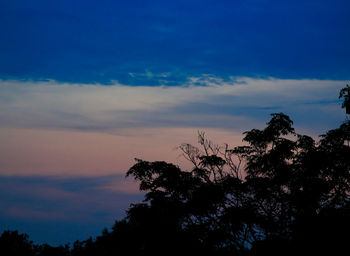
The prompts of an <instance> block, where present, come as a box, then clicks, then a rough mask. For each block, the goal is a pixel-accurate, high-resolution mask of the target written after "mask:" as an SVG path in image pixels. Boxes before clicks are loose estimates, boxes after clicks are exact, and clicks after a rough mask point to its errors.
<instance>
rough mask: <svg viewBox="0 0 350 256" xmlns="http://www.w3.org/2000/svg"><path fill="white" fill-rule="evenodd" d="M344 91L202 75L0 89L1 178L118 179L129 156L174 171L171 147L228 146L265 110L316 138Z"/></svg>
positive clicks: (14, 84) (321, 83)
mask: <svg viewBox="0 0 350 256" xmlns="http://www.w3.org/2000/svg"><path fill="white" fill-rule="evenodd" d="M345 84H346V82H345V81H331V80H283V79H274V78H270V79H252V78H234V77H232V78H230V79H223V78H220V77H216V76H211V75H203V76H201V77H190V78H188V79H187V82H186V83H185V84H183V85H182V86H180V87H166V86H158V87H154V86H138V87H134V86H126V85H122V84H120V83H115V84H114V85H113V86H102V85H100V84H95V85H86V84H68V83H58V82H55V81H46V82H30V81H25V82H23V81H1V82H0V123H1V128H0V137H1V141H2V147H1V148H0V173H1V174H3V175H14V174H16V175H31V174H35V175H64V176H72V175H73V176H74V175H82V176H99V175H107V174H115V173H125V171H126V170H127V169H128V168H129V167H130V166H131V165H132V164H133V158H134V157H138V158H143V159H146V160H165V161H170V162H175V163H180V164H183V161H182V159H177V156H178V152H176V151H174V147H176V146H177V145H179V144H181V143H183V142H187V141H190V142H191V141H192V142H194V143H195V142H196V132H197V130H204V131H207V133H208V135H209V136H210V137H211V138H212V139H213V140H215V141H219V142H227V143H230V144H231V145H237V144H240V143H241V138H242V137H241V133H242V132H243V131H246V130H249V129H252V128H259V127H263V126H264V124H265V122H266V121H267V120H268V118H269V114H270V113H272V112H285V113H286V114H288V115H290V116H291V118H292V119H293V120H294V121H295V126H296V127H297V128H298V130H299V131H300V132H307V133H308V134H310V133H311V135H318V134H320V133H323V132H325V131H326V130H327V129H329V128H332V127H336V126H337V125H338V124H340V122H342V121H343V118H344V112H343V111H342V110H341V109H340V102H339V101H338V99H337V96H338V92H339V89H340V88H342V87H343V86H344V85H345ZM150 148H151V149H152V150H150Z"/></svg>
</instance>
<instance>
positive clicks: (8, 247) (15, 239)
mask: <svg viewBox="0 0 350 256" xmlns="http://www.w3.org/2000/svg"><path fill="white" fill-rule="evenodd" d="M28 238H29V237H28V235H27V234H19V233H18V231H9V230H6V231H4V232H3V233H2V235H1V237H0V253H1V255H9V256H23V255H26V256H27V255H28V256H32V255H33V256H34V255H35V252H34V245H33V242H32V241H30V240H29V239H28Z"/></svg>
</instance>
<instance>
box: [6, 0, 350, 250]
mask: <svg viewBox="0 0 350 256" xmlns="http://www.w3.org/2000/svg"><path fill="white" fill-rule="evenodd" d="M349 11H350V2H349V1H348V0H344V1H341V0H332V1H330V0H318V1H316V0H315V1H314V0H304V1H300V0H295V1H277V0H265V1H264V0H234V1H232V0H231V1H224V0H216V1H213V0H201V1H199V0H198V1H197V0H186V1H183V0H177V1H167V0H162V1H160V0H158V1H156V0H138V1H137V0H134V1H119V0H118V1H115V0H114V1H112V0H110V1H107V0H101V1H98V2H97V1H89V0H84V1H81V0H75V1H72V0H61V1H44V0H39V1H36V0H31V1H28V0H0V31H1V34H0V142H1V146H0V232H2V231H3V230H6V229H11V230H13V229H18V230H19V231H20V232H25V233H28V234H29V235H30V238H31V239H33V240H34V241H35V242H37V243H50V244H52V245H59V244H64V243H68V242H70V243H72V242H74V241H75V240H83V239H87V238H88V237H89V236H92V237H95V236H96V235H99V234H100V233H101V231H102V230H103V229H104V228H110V227H111V226H112V225H113V223H114V221H115V220H118V219H121V218H123V217H124V216H125V210H127V208H128V206H129V205H130V203H135V202H140V201H141V200H142V197H143V195H142V194H141V193H139V191H138V186H137V183H135V182H133V180H132V179H130V178H128V179H126V178H125V173H126V171H127V170H128V169H129V168H130V167H131V166H132V165H133V163H134V158H140V159H144V160H148V161H156V160H162V161H168V162H172V163H175V164H177V165H180V166H181V167H182V168H184V169H190V168H191V166H190V165H189V164H188V163H186V161H185V160H184V159H183V158H182V157H181V153H180V152H179V150H177V149H176V148H177V146H179V145H180V144H181V143H184V142H189V143H193V144H196V142H197V132H198V131H205V133H206V135H207V136H208V137H209V138H210V139H211V140H213V141H214V142H216V143H218V144H223V143H228V144H229V145H230V146H232V147H233V146H237V145H241V143H242V132H244V131H247V130H250V129H253V128H263V127H264V125H265V124H266V122H267V121H268V120H269V117H270V116H269V115H270V113H275V112H277V113H279V112H283V113H285V114H287V115H289V116H290V117H291V119H292V120H293V121H294V126H295V128H296V130H297V132H299V133H305V134H309V135H312V136H314V137H315V138H317V136H318V135H320V134H322V133H325V132H326V131H327V130H328V129H332V128H336V127H337V126H338V125H339V124H341V122H342V121H343V120H344V119H345V112H344V110H342V109H341V108H340V101H339V100H338V93H339V90H340V89H341V88H342V87H345V85H346V84H349V80H350V62H349V59H350V47H349V42H350V30H349V26H350V15H349Z"/></svg>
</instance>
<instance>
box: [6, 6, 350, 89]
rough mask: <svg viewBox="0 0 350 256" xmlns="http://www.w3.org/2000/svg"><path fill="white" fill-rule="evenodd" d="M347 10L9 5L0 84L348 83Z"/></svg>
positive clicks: (319, 8) (349, 57)
mask: <svg viewBox="0 0 350 256" xmlns="http://www.w3.org/2000/svg"><path fill="white" fill-rule="evenodd" d="M349 11H350V2H349V1H348V0H344V1H341V0H332V1H330V0H310V1H305V0H303V1H301V0H296V1H278V0H265V1H261V0H235V1H218V0H216V1H214V0H200V1H199V0H198V1H196V0H191V1H188V0H186V1H184V0H177V1H164V0H159V1H155V0H152V1H147V0H139V1H112V0H111V1H107V0H101V1H98V2H96V1H89V0H84V1H80V0H78V1H72V0H62V1H44V0H42V1H24V0H5V1H4V0H3V1H1V3H0V29H1V40H0V78H3V79H4V78H12V79H16V78H20V79H54V80H58V81H68V82H85V83H94V82H100V83H105V84H108V83H109V82H110V81H111V80H118V81H120V82H122V83H124V84H138V85H140V84H147V85H149V84H154V85H157V84H170V85H176V84H179V83H181V82H183V80H185V79H186V77H188V76H196V75H200V74H203V73H210V74H214V75H218V76H220V77H225V76H229V75H234V76H250V77H252V76H254V77H256V76H258V77H266V76H273V77H280V78H320V79H349V78H350V62H349V59H350V49H349V47H348V46H349V42H350V32H349V31H350V30H349V24H350V15H349ZM147 72H151V73H152V75H147ZM130 73H133V74H130ZM164 73H167V77H166V78H164V75H163V76H162V75H159V74H164ZM148 74H150V73H148Z"/></svg>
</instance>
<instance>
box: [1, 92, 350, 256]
mask: <svg viewBox="0 0 350 256" xmlns="http://www.w3.org/2000/svg"><path fill="white" fill-rule="evenodd" d="M348 88H349V87H346V88H345V89H343V90H342V91H341V93H340V97H345V103H344V106H347V105H346V104H348V103H347V101H348V94H346V93H347V92H348ZM292 125H293V122H292V120H291V119H290V118H289V117H288V116H287V115H285V114H283V113H275V114H272V118H271V120H270V121H269V122H268V123H267V126H266V128H264V129H263V130H258V129H253V130H250V131H247V132H245V133H244V139H243V141H244V142H245V143H246V145H245V146H239V147H235V148H233V149H230V148H229V147H228V145H225V146H218V145H215V144H213V143H212V142H211V141H209V140H207V139H206V137H205V135H204V133H199V145H200V147H199V148H198V147H195V146H193V145H190V144H183V145H181V146H180V147H179V149H180V150H181V151H182V152H183V155H184V157H185V158H186V159H188V160H189V161H191V162H192V163H193V169H192V170H190V171H183V170H181V169H180V168H179V167H178V166H175V165H173V164H170V163H166V162H160V161H159V162H147V161H143V160H140V159H136V164H135V165H134V166H132V167H131V168H130V169H129V171H128V172H127V174H126V175H127V176H132V177H133V178H134V179H135V180H136V181H138V182H139V184H140V190H142V191H144V192H145V193H146V194H145V198H144V201H143V202H142V203H138V204H132V205H131V206H130V208H129V209H128V211H127V216H126V217H125V218H124V219H123V220H121V221H117V222H116V223H115V225H114V226H113V228H112V230H111V231H107V230H105V231H104V232H103V234H102V235H101V236H99V237H97V238H96V239H95V240H93V239H88V240H86V241H83V242H79V241H77V242H75V243H74V245H73V247H72V248H71V249H70V250H69V249H68V248H67V246H66V247H56V248H54V247H50V246H48V245H44V246H40V247H37V246H33V244H32V242H30V241H28V237H27V236H26V235H19V234H18V233H17V232H8V231H7V232H4V233H3V235H2V236H1V238H0V245H1V247H2V248H3V250H5V251H6V252H7V255H72V256H83V255H101V256H104V255H134V254H135V255H189V254H193V255H300V254H307V255H316V254H328V255H339V254H340V252H341V251H344V250H345V251H346V249H347V240H348V238H349V237H348V236H347V233H348V231H349V230H350V172H349V171H350V146H349V142H350V122H349V120H347V121H345V122H344V123H343V124H342V125H340V127H339V128H337V129H334V130H330V131H328V132H327V133H326V134H324V135H322V136H321V138H320V140H319V141H315V140H314V139H313V138H311V137H309V136H306V135H300V134H297V133H296V132H295V130H294V128H293V126H292Z"/></svg>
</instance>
